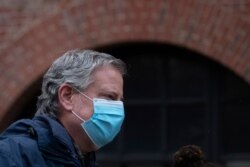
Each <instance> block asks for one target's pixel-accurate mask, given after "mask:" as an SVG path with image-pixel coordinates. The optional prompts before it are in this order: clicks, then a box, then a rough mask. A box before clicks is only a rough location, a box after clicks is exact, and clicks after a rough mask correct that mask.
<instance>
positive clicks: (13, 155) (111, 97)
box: [0, 50, 126, 167]
mask: <svg viewBox="0 0 250 167" xmlns="http://www.w3.org/2000/svg"><path fill="white" fill-rule="evenodd" d="M125 73H126V68H125V64H124V63H123V62H122V61H121V60H120V59H116V58H114V57H113V56H111V55H108V54H105V53H99V52H96V51H91V50H86V51H82V50H72V51H68V52H66V53H65V54H64V55H63V56H61V57H59V58H58V59H57V60H56V61H55V62H54V63H53V64H52V66H51V67H50V68H49V69H48V71H47V73H45V75H44V78H43V85H42V93H41V95H40V96H39V98H38V102H37V108H38V110H37V113H36V115H35V116H34V118H33V119H24V120H20V121H17V122H16V123H13V124H12V125H11V126H10V127H9V128H7V129H6V130H5V132H3V133H2V134H1V137H0V164H1V166H4V167H12V166H13V167H14V166H15V167H29V166H32V167H39V166H41V167H47V166H49V167H54V166H56V167H65V166H67V167H69V166H70V167H74V166H76V167H83V166H84V167H91V166H96V163H95V154H94V151H96V150H98V149H99V148H101V147H102V146H104V145H106V144H107V143H109V142H110V141H112V140H113V139H114V137H115V136H116V135H117V133H118V132H119V130H120V128H121V125H122V122H123V119H124V109H123V103H122V101H121V100H122V99H123V76H124V75H125Z"/></svg>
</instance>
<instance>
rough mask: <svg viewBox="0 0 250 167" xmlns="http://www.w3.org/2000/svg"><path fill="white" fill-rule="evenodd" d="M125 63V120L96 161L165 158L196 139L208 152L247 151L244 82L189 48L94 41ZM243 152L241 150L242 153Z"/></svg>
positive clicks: (212, 155)
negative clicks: (109, 43) (112, 43)
mask: <svg viewBox="0 0 250 167" xmlns="http://www.w3.org/2000/svg"><path fill="white" fill-rule="evenodd" d="M99 50H100V51H104V52H108V53H110V54H112V55H114V56H116V57H120V58H121V59H123V60H124V61H125V62H126V63H127V65H128V72H129V74H128V76H127V78H126V80H125V109H126V121H125V123H124V126H123V130H122V132H121V133H120V135H119V136H118V137H117V138H116V139H115V141H114V142H113V143H111V144H109V145H108V146H105V147H104V148H103V149H102V150H101V151H99V152H98V156H97V157H98V159H99V161H101V164H102V166H104V167H105V166H169V165H170V163H171V161H170V160H171V156H172V154H173V152H175V151H176V150H177V149H178V148H180V147H181V146H183V145H187V144H196V145H199V146H200V147H202V148H203V149H204V151H205V152H206V153H207V155H208V158H209V160H211V161H217V162H221V163H222V162H226V161H230V160H232V158H233V157H232V155H235V154H237V155H242V157H245V156H246V155H248V154H249V152H250V146H249V144H248V142H247V141H249V140H250V134H247V133H245V132H248V131H249V130H250V121H247V119H248V118H250V112H249V109H250V103H249V99H250V86H249V85H248V84H247V83H246V82H245V81H244V80H243V79H241V78H239V77H238V76H236V75H235V74H234V73H233V72H232V71H230V70H228V69H226V68H225V67H223V66H222V65H220V64H218V63H216V62H214V61H212V60H210V59H207V58H206V57H205V56H203V55H201V54H198V53H195V52H192V51H190V50H187V49H184V48H179V47H175V46H171V45H162V44H155V43H140V44H139V43H134V44H123V45H116V46H112V47H110V48H107V47H105V48H99ZM243 154H244V155H243Z"/></svg>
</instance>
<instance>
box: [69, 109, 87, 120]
mask: <svg viewBox="0 0 250 167" xmlns="http://www.w3.org/2000/svg"><path fill="white" fill-rule="evenodd" d="M71 112H72V113H73V114H74V115H75V116H76V117H77V118H78V119H80V120H81V121H82V122H86V121H85V120H84V119H82V118H81V117H80V116H79V115H77V114H76V113H75V112H74V111H73V110H71Z"/></svg>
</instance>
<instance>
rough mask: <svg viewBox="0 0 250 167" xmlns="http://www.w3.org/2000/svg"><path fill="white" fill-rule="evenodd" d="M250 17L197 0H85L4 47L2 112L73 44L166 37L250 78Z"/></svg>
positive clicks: (1, 56) (87, 45)
mask: <svg viewBox="0 0 250 167" xmlns="http://www.w3.org/2000/svg"><path fill="white" fill-rule="evenodd" d="M249 29H250V26H249V22H247V21H246V20H244V19H242V18H241V17H240V16H237V15H233V14H232V13H230V12H227V11H223V10H222V9H220V8H217V7H216V6H214V5H209V4H202V3H200V2H199V1H197V0H191V1H183V2H182V3H178V2H175V1H165V0H157V1H151V2H148V1H147V2H144V3H142V1H132V0H131V1H130V0H129V1H113V3H105V1H99V2H98V3H97V2H96V1H88V2H86V1H84V2H82V3H81V4H78V5H77V6H68V7H66V8H64V9H62V10H61V11H60V12H59V13H57V14H56V15H53V16H51V17H50V18H47V19H45V20H44V21H42V22H41V23H40V24H38V25H34V26H33V27H32V28H30V29H29V30H28V31H27V32H26V33H25V34H23V35H22V36H21V37H20V38H19V39H17V40H16V41H14V42H13V43H12V44H11V45H10V46H8V47H7V48H6V49H5V50H3V51H2V52H1V53H0V60H1V63H2V65H1V66H0V70H1V80H0V89H1V91H2V92H1V95H0V111H1V112H0V118H1V119H2V120H4V118H5V116H6V115H7V114H6V113H7V112H11V111H9V109H10V106H11V105H13V104H14V102H15V100H16V99H17V97H19V96H20V95H22V93H23V92H24V90H27V89H28V88H29V86H30V85H32V83H33V82H35V81H36V80H37V79H38V78H39V76H41V75H42V73H43V72H44V71H45V70H46V69H47V68H48V66H49V65H50V64H51V62H52V61H53V60H54V59H55V58H56V57H57V56H59V55H60V54H61V53H63V52H65V51H66V50H68V49H71V48H94V47H98V46H103V45H112V44H114V43H122V42H130V41H132V42H136V41H144V42H145V41H149V42H162V43H170V44H173V45H179V46H181V47H186V48H188V49H191V50H195V51H197V52H200V53H202V55H206V56H208V57H209V58H211V59H214V60H216V61H218V62H219V63H221V64H223V65H225V66H227V67H228V68H230V69H232V70H233V71H234V72H235V73H237V74H238V75H240V76H241V77H242V78H244V79H245V80H247V81H248V82H250V65H249V64H250V57H249V56H248V55H249V53H250V50H249V43H250V42H249V41H250V36H249Z"/></svg>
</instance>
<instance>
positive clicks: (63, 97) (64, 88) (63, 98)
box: [58, 84, 73, 111]
mask: <svg viewBox="0 0 250 167" xmlns="http://www.w3.org/2000/svg"><path fill="white" fill-rule="evenodd" d="M72 95H73V90H72V87H71V86H69V85H68V84H62V85H61V86H60V87H59V89H58V102H59V104H60V105H61V107H63V108H64V109H65V110H67V111H71V110H72V108H73V107H72V100H71V98H72Z"/></svg>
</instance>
